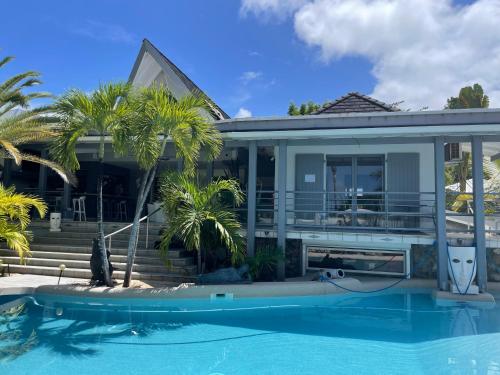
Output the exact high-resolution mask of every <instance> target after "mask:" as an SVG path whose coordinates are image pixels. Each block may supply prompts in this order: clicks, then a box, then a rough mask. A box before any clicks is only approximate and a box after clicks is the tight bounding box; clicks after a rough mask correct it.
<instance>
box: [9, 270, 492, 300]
mask: <svg viewBox="0 0 500 375" xmlns="http://www.w3.org/2000/svg"><path fill="white" fill-rule="evenodd" d="M334 281H335V283H336V284H337V285H339V286H340V287H337V286H335V285H332V284H330V283H327V282H318V281H311V279H310V277H304V278H295V279H288V280H287V281H286V282H256V283H253V284H228V285H194V284H180V285H176V286H172V285H171V284H166V285H163V286H159V287H158V286H157V287H150V286H149V285H147V284H142V283H141V284H135V287H132V288H122V287H121V286H120V285H118V286H116V287H113V288H108V287H90V286H89V285H88V280H85V279H72V278H61V282H60V285H58V284H57V283H58V278H57V277H51V276H38V275H12V276H9V277H1V278H0V295H2V294H37V293H38V294H63V295H79V296H86V297H92V298H149V299H164V298H168V299H185V298H219V297H224V298H225V297H226V296H227V297H230V298H233V297H234V298H246V297H278V296H283V297H286V296H306V295H330V294H332V295H334V294H337V295H338V294H348V293H349V291H347V290H345V289H343V288H347V289H352V290H356V291H361V292H369V291H374V290H378V289H381V288H385V287H387V286H389V285H391V284H394V283H395V282H396V281H398V279H390V278H382V277H357V278H351V277H347V278H345V279H337V280H334ZM435 286H436V281H435V280H429V279H408V280H403V281H401V282H399V283H398V284H397V286H396V287H395V288H394V289H393V290H394V291H401V292H402V291H404V290H407V289H428V290H429V291H432V290H433V289H434V288H435ZM489 291H490V292H491V293H493V294H500V283H490V284H489ZM434 292H435V297H436V298H438V299H445V300H447V301H459V302H460V301H470V302H489V303H491V302H494V298H493V295H492V294H491V293H482V294H480V295H477V296H460V295H455V294H451V293H446V292H437V291H435V290H434Z"/></svg>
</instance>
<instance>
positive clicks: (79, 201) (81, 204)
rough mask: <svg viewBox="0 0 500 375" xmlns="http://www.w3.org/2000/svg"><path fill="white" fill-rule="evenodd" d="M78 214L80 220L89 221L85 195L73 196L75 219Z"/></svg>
mask: <svg viewBox="0 0 500 375" xmlns="http://www.w3.org/2000/svg"><path fill="white" fill-rule="evenodd" d="M75 215H78V220H80V221H82V216H83V221H87V211H86V210H85V197H83V196H82V197H79V198H73V220H75Z"/></svg>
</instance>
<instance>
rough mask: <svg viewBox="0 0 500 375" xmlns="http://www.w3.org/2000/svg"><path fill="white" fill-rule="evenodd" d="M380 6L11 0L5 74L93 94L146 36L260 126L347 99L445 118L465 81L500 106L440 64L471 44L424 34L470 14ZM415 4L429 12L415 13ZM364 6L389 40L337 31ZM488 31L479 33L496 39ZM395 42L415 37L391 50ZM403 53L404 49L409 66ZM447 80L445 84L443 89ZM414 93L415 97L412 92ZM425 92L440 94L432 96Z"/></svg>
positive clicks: (304, 0)
mask: <svg viewBox="0 0 500 375" xmlns="http://www.w3.org/2000/svg"><path fill="white" fill-rule="evenodd" d="M480 2H483V3H488V4H489V5H488V4H486V5H488V6H490V7H492V8H493V10H492V9H485V11H487V12H488V14H490V17H491V18H494V17H495V16H496V15H497V14H496V13H495V12H496V11H497V10H500V4H499V2H498V1H495V0H479V1H478V2H476V3H480ZM376 3H380V4H379V5H380V6H379V7H378V8H377V7H375V6H374V5H373V4H370V1H369V0H360V1H353V0H346V1H343V3H342V4H341V6H340V3H339V0H242V1H241V2H240V1H237V0H230V1H229V0H210V1H206V0H185V1H184V0H183V1H159V0H157V1H142V2H138V1H131V0H119V1H118V0H100V1H98V0H86V1H35V0H29V1H22V2H21V1H16V2H14V1H11V2H9V3H8V5H4V9H5V8H6V7H7V10H8V11H7V12H6V13H7V14H11V15H13V16H12V17H3V19H2V26H1V32H0V53H1V55H2V56H5V55H14V56H16V60H15V62H13V63H11V64H9V66H8V68H5V69H2V70H1V71H0V80H2V79H5V78H6V77H7V76H9V75H11V74H13V73H16V72H19V71H23V70H27V69H33V70H37V71H40V72H41V73H42V74H43V80H44V85H43V89H44V90H47V91H50V92H52V93H54V94H61V93H62V92H64V91H65V90H66V89H68V88H73V87H77V88H81V89H83V90H86V91H90V90H92V89H93V88H95V87H96V86H97V85H98V84H99V82H108V81H116V80H126V79H127V78H128V75H129V73H130V70H131V68H132V65H133V62H134V60H135V58H136V55H137V53H138V51H139V48H140V44H141V40H142V39H143V38H148V39H149V40H150V41H151V42H152V43H153V44H155V45H156V46H157V47H158V48H159V49H160V50H161V51H162V52H163V53H164V54H165V55H166V56H168V57H169V58H170V59H171V60H172V61H173V62H174V63H175V64H177V65H178V66H179V67H180V68H181V69H182V70H183V71H184V72H185V73H186V74H187V75H189V76H190V77H191V78H192V79H193V81H194V82H196V83H197V84H198V85H199V86H200V87H201V88H202V89H203V90H204V91H205V92H206V93H207V94H208V95H209V96H211V97H212V98H213V99H214V100H215V101H216V102H217V103H218V104H219V105H220V106H221V107H222V108H223V109H224V110H225V111H226V112H228V114H229V115H231V116H234V115H235V114H236V113H237V112H238V111H239V110H240V109H242V108H243V109H246V110H248V111H250V112H251V113H252V115H254V116H261V115H280V114H284V113H285V112H286V109H287V107H288V104H289V102H290V101H295V102H301V101H306V100H314V101H319V102H323V101H324V100H326V99H334V98H337V97H339V96H341V95H343V94H345V93H346V92H349V91H360V92H362V93H366V94H374V95H377V98H378V99H381V100H386V101H388V102H392V101H397V100H405V103H407V106H408V107H410V108H413V109H416V108H417V107H420V106H426V105H430V106H431V107H438V108H439V107H440V106H442V105H444V101H445V98H446V97H448V96H450V95H452V94H454V93H455V92H456V91H457V89H458V88H459V87H461V86H462V83H464V84H465V83H473V82H474V81H479V82H480V83H483V85H485V86H487V88H489V89H490V91H491V92H492V93H493V97H495V95H496V92H497V91H498V90H499V89H500V82H497V81H494V80H493V79H491V78H490V77H489V76H488V75H487V74H483V73H478V74H473V73H470V74H469V73H468V75H467V74H465V73H463V71H465V69H458V68H457V67H455V68H453V69H449V68H448V67H449V66H450V63H451V62H450V61H449V62H447V63H446V62H445V63H446V64H447V65H444V66H443V64H445V63H442V62H440V63H439V64H441V65H439V64H438V63H436V62H435V61H438V58H439V56H440V53H442V54H443V55H444V56H446V54H447V51H444V52H442V51H440V49H439V47H440V45H439V44H438V45H436V43H442V45H443V46H445V45H446V46H450V43H451V47H450V48H452V47H453V48H454V47H455V46H454V43H456V40H463V37H462V35H461V34H460V33H459V32H456V33H455V32H451V33H450V31H449V30H447V29H438V30H437V31H436V30H433V33H434V35H431V34H426V32H425V30H420V31H419V30H415V28H418V27H420V26H419V25H420V24H423V25H424V26H425V23H426V20H428V21H429V22H428V25H431V26H429V27H430V28H431V29H432V27H433V26H432V25H434V24H436V23H440V21H445V20H446V21H450V22H448V23H447V24H449V23H451V22H457V23H459V22H461V20H462V19H461V18H460V17H465V16H466V15H464V14H462V13H464V12H466V11H469V10H468V9H464V8H463V7H464V6H467V4H466V5H463V3H464V2H463V1H462V2H461V4H458V3H453V2H451V1H445V0H443V4H444V5H445V6H444V7H443V6H441V7H436V6H435V5H434V2H433V1H430V0H407V1H406V2H402V1H397V0H396V1H394V3H400V4H399V8H396V10H394V9H389V8H388V7H389V6H391V4H390V3H391V1H389V0H387V1H384V0H380V1H378V2H376ZM402 3H405V4H408V12H407V13H408V14H406V13H405V14H404V17H406V16H407V17H409V19H408V22H400V21H401V18H402V17H401V16H398V18H397V20H398V22H397V23H396V22H393V21H394V20H393V18H391V17H393V16H392V15H393V14H394V12H395V11H399V12H404V11H405V8H404V6H403V5H401V4H402ZM411 3H413V5H418V6H419V8H422V7H423V8H424V10H427V11H426V12H424V13H422V12H423V11H420V9H419V12H414V11H413V10H412V4H411ZM438 3H439V2H438ZM491 3H492V4H491ZM360 4H361V6H363V8H362V9H361V10H362V11H367V12H368V14H377V15H379V13H380V14H381V16H380V17H379V16H377V19H380V18H382V19H384V18H383V17H385V15H387V20H386V22H385V23H384V24H383V28H385V26H387V28H388V30H385V32H386V34H384V32H380V33H379V31H380V25H379V24H377V23H376V22H375V20H374V23H373V25H370V24H369V25H368V26H366V25H365V24H366V23H364V24H363V25H364V26H366V28H363V27H364V26H363V27H358V25H357V24H356V22H361V21H360V20H359V19H352V20H349V22H344V24H342V22H339V21H338V20H339V19H341V20H344V19H345V17H344V16H343V15H342V13H339V12H341V11H342V9H343V8H342V7H345V6H348V5H349V6H351V7H353V9H352V10H353V11H356V8H355V7H356V6H357V7H359V6H360ZM363 4H364V5H363ZM473 5H474V4H473ZM322 7H323V8H322ZM370 7H371V8H370ZM426 7H427V8H426ZM483 7H484V6H483ZM400 8H401V9H400ZM325 9H327V10H328V11H324V10H325ZM337 10H338V12H337ZM345 11H346V12H350V11H351V9H349V8H347V9H345ZM315 12H316V13H315ZM335 12H337V13H335ZM358 13H359V12H358ZM414 13H416V14H414ZM470 13H471V14H472V9H471V10H470ZM474 14H475V13H474ZM311 17H312V19H314V22H312V23H311V22H308V20H310V19H311ZM335 17H337V18H335ZM339 17H341V18H339ZM426 17H427V18H426ZM469 18H470V17H469ZM20 20H22V22H21V21H20ZM497 20H498V18H497ZM413 21H414V22H413ZM487 21H488V20H486V22H482V25H481V27H482V28H483V29H481V30H477V32H478V33H479V32H481V34H483V33H484V32H487V31H488V30H487V29H486V30H485V29H484V28H485V27H487V26H488V25H489V24H488V22H487ZM493 21H495V20H494V19H493V20H492V22H493ZM412 22H413V23H412ZM495 22H496V21H495ZM316 25H318V27H322V29H321V32H325V34H324V35H323V34H321V32H318V30H316V29H315V27H316ZM325 25H326V26H325ZM428 25H427V26H428ZM485 25H486V26H485ZM429 27H428V28H429ZM492 27H493V26H492ZM329 28H331V29H329ZM391 28H392V29H391ZM359 30H361V31H359ZM415 31H416V32H415ZM473 31H474V30H473ZM361 32H363V33H364V34H360V33H361ZM492 33H493V30H492ZM395 34H397V35H399V34H401V35H403V36H404V35H411V37H401V38H399V39H397V40H394V37H393V35H395ZM436 34H437V35H441V34H442V38H441V39H440V38H436ZM449 34H451V36H447V37H446V38H445V37H444V35H449ZM455 34H456V35H455ZM472 34H473V33H472ZM495 34H498V32H495ZM415 35H417V36H418V38H420V39H416V37H415ZM473 36H474V34H473V35H471V38H472V37H473ZM451 37H454V38H455V39H450V38H451ZM408 38H410V39H408ZM436 39H438V41H435V40H436ZM490 39H491V40H490ZM431 40H432V42H430V41H431ZM360 41H361V42H360ZM365 41H366V43H365ZM499 41H500V39H499V37H498V36H497V37H489V39H488V40H487V41H486V42H488V43H489V44H488V43H486V42H485V43H484V44H485V45H484V48H483V49H484V51H483V49H481V50H480V51H477V53H478V54H479V55H478V56H476V58H475V60H478V59H482V58H483V57H484V59H487V58H488V55H487V52H486V50H488V49H489V50H491V46H492V45H496V46H497V47H498V42H499ZM432 43H434V44H432ZM470 43H471V45H476V44H477V43H475V42H470ZM495 43H497V44H495ZM408 45H411V46H412V49H410V48H409V47H408ZM415 46H419V48H422V49H423V50H424V51H429V53H434V54H435V55H427V54H425V58H424V61H422V63H415V61H414V59H413V60H412V59H409V58H408V56H422V53H421V51H422V50H416V47H415ZM474 48H478V47H474ZM396 51H398V53H400V52H399V51H402V52H401V56H398V55H395V54H396ZM432 51H434V52H432ZM436 51H438V52H436ZM439 51H440V52H439ZM454 51H456V49H452V52H454ZM403 52H404V54H403ZM411 53H413V54H414V55H409V54H411ZM457 53H460V52H457ZM481 53H484V54H485V55H484V56H483V55H481ZM434 56H436V58H434ZM405 58H408V61H406V60H405ZM398 59H399V60H398ZM410 60H411V61H413V62H411V61H410ZM441 60H442V59H441ZM456 60H457V56H454V60H453V61H456ZM394 61H401V62H400V63H399V64H397V63H394ZM480 61H481V60H480ZM426 63H428V64H430V65H431V66H430V68H429V71H427V70H423V71H422V70H421V65H423V64H426ZM432 64H434V65H436V66H434V65H432ZM476 64H477V62H476ZM497 64H498V62H497ZM406 66H408V70H405V69H406ZM480 68H483V67H482V66H480ZM443 70H444V71H446V74H445V78H446V79H445V78H442V79H441V80H437V82H435V81H436V79H435V77H437V75H438V74H439V77H442V76H443V73H442V71H443ZM455 70H456V71H457V72H458V73H455ZM483 70H485V69H478V72H482V71H483ZM498 71H499V70H498V69H497V72H498ZM408 77H410V78H411V79H410V78H408ZM426 80H427V82H428V85H425V83H426ZM433 85H434V86H433ZM415 86H418V87H416V90H417V93H414V94H412V95H409V94H407V93H408V92H409V91H410V89H411V91H412V92H413V91H415ZM424 86H425V87H424ZM428 86H431V89H430V90H434V91H436V90H437V91H439V92H437V93H436V95H432V97H431V95H430V94H429V92H430V93H432V92H433V91H429V87H428ZM419 90H420V91H419ZM426 90H428V91H426ZM499 92H500V91H499ZM431 98H432V99H431ZM441 103H442V104H441Z"/></svg>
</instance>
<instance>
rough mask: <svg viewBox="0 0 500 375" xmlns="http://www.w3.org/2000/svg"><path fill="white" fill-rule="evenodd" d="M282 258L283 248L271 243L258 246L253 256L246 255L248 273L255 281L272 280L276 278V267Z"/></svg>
mask: <svg viewBox="0 0 500 375" xmlns="http://www.w3.org/2000/svg"><path fill="white" fill-rule="evenodd" d="M282 260H284V258H283V250H282V249H281V248H279V247H276V246H272V245H265V246H261V247H258V248H257V249H256V250H255V256H253V257H247V258H246V263H247V264H248V265H249V267H250V275H251V276H252V279H253V280H255V281H273V280H276V278H277V267H278V263H279V262H280V261H282Z"/></svg>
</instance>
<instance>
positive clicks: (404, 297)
mask: <svg viewBox="0 0 500 375" xmlns="http://www.w3.org/2000/svg"><path fill="white" fill-rule="evenodd" d="M12 299H13V298H12V297H11V298H10V301H8V299H7V297H0V305H2V304H4V306H5V303H7V302H8V306H10V307H11V309H10V310H9V311H8V312H7V313H3V314H2V315H1V317H0V357H1V358H2V359H1V360H0V374H2V375H3V374H75V375H76V374H97V373H101V372H102V373H103V374H121V375H124V374H207V375H208V374H212V375H215V374H217V375H220V374H225V375H228V374H460V375H462V374H489V375H494V374H500V309H499V308H498V306H497V307H494V308H489V309H480V308H477V307H471V306H467V305H463V306H459V307H456V306H455V307H439V306H436V305H435V303H434V301H433V299H432V297H431V295H430V294H428V293H426V292H423V291H412V292H409V291H391V293H389V294H382V295H376V296H362V297H360V296H355V295H354V296H353V295H344V296H315V297H294V298H261V299H255V298H246V299H241V300H236V299H235V300H225V299H222V300H219V299H215V300H212V301H210V300H208V299H207V300H132V299H128V300H116V299H114V300H107V299H100V298H99V299H97V298H95V299H85V298H77V297H63V296H53V295H37V296H35V297H28V296H25V297H22V298H20V299H17V300H16V301H15V302H13V301H12Z"/></svg>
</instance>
